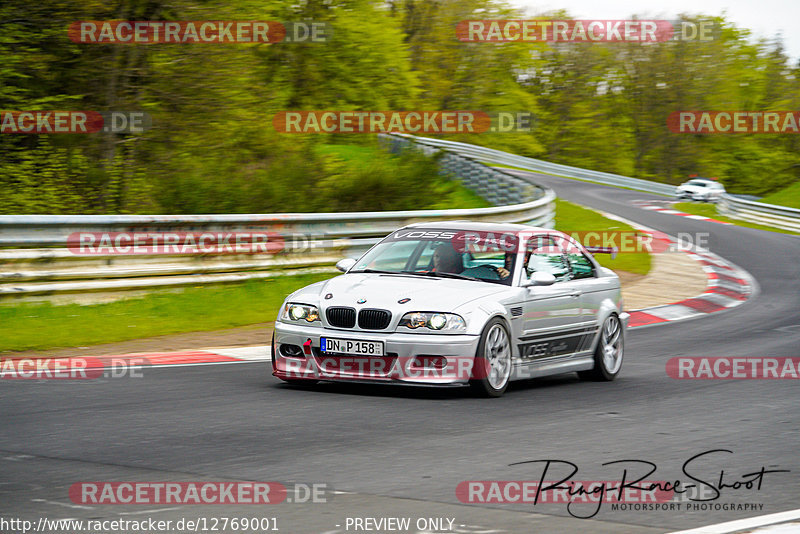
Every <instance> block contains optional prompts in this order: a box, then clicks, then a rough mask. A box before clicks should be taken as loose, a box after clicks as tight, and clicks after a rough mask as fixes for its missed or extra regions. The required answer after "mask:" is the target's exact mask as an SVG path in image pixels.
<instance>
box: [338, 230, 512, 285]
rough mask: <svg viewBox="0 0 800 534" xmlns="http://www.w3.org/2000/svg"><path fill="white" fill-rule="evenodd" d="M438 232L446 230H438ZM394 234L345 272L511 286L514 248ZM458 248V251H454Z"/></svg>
mask: <svg viewBox="0 0 800 534" xmlns="http://www.w3.org/2000/svg"><path fill="white" fill-rule="evenodd" d="M441 234H442V235H446V233H444V232H442V233H441ZM397 235H398V234H394V235H392V236H390V237H389V238H387V239H386V240H384V241H382V242H380V243H379V244H377V245H375V246H374V247H373V248H372V249H370V250H369V252H367V253H366V254H365V255H364V256H363V257H362V258H361V259H360V260H358V262H357V263H356V265H355V266H354V267H353V268H352V269H351V270H350V271H349V272H351V273H353V272H381V273H388V274H406V275H414V276H428V277H437V276H438V277H443V278H463V279H466V280H473V281H479V282H492V283H497V284H504V285H511V279H512V276H511V274H512V273H513V272H514V263H515V261H516V253H515V251H508V252H506V251H504V250H501V249H498V248H491V249H484V250H481V249H480V248H475V247H471V248H469V247H468V248H466V249H465V248H464V247H459V246H458V245H457V244H456V245H455V246H454V242H453V240H452V239H451V238H438V239H437V238H433V239H420V238H402V237H397ZM457 248H458V249H460V250H457Z"/></svg>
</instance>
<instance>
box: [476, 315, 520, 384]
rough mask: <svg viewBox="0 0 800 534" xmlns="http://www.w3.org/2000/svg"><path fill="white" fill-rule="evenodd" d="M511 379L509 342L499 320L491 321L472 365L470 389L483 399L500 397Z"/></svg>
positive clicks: (502, 323) (506, 331)
mask: <svg viewBox="0 0 800 534" xmlns="http://www.w3.org/2000/svg"><path fill="white" fill-rule="evenodd" d="M510 378H511V341H510V340H509V335H508V329H506V326H505V323H504V322H503V321H502V320H501V319H497V318H495V319H492V320H491V321H489V323H488V324H487V325H486V327H485V328H484V329H483V333H482V334H481V340H480V342H479V343H478V350H477V352H476V353H475V361H474V363H473V364H472V378H471V379H470V381H469V385H470V387H472V389H473V390H474V391H475V392H477V393H478V394H479V395H482V396H485V397H500V396H502V395H503V393H505V391H506V389H507V388H508V382H509V380H510Z"/></svg>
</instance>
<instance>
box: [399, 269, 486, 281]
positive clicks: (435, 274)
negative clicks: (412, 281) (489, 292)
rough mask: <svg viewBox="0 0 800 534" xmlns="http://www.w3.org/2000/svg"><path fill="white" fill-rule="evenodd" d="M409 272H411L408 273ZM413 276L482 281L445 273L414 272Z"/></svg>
mask: <svg viewBox="0 0 800 534" xmlns="http://www.w3.org/2000/svg"><path fill="white" fill-rule="evenodd" d="M404 272H405V271H404ZM408 272H411V271H408ZM413 274H418V275H420V276H438V277H440V278H457V279H460V280H473V281H475V282H480V281H481V279H480V278H474V277H472V276H465V275H463V274H456V273H444V272H441V273H437V272H436V271H427V272H423V273H419V272H414V273H413Z"/></svg>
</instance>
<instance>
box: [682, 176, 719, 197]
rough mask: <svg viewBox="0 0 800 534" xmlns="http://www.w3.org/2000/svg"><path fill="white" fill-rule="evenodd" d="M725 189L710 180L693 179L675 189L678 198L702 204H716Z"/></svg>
mask: <svg viewBox="0 0 800 534" xmlns="http://www.w3.org/2000/svg"><path fill="white" fill-rule="evenodd" d="M724 192H725V187H724V186H723V185H722V184H721V183H719V182H716V181H714V180H710V179H708V178H692V179H691V180H689V181H688V182H684V183H682V184H681V185H679V186H678V187H676V188H675V196H676V197H677V198H690V199H692V200H698V201H700V202H716V201H717V200H719V197H720V196H721V195H722V193H724Z"/></svg>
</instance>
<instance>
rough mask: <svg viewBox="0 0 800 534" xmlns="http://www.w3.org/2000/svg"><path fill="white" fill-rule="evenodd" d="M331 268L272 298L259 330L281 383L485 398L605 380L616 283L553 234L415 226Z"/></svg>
mask: <svg viewBox="0 0 800 534" xmlns="http://www.w3.org/2000/svg"><path fill="white" fill-rule="evenodd" d="M337 268H338V269H339V270H340V271H342V272H343V273H344V274H342V275H340V276H337V277H335V278H332V279H330V280H327V281H323V282H318V283H315V284H311V285H309V286H306V287H304V288H302V289H300V290H298V291H295V292H294V293H292V294H291V295H289V296H288V297H287V298H286V300H285V302H284V303H283V305H282V306H281V309H280V311H279V314H278V320H277V321H276V322H275V330H274V333H273V337H272V369H273V374H274V375H275V376H276V377H278V378H280V379H281V380H284V381H286V382H289V383H291V384H311V383H315V382H316V381H319V380H336V381H342V380H344V381H369V382H382V383H406V384H417V385H423V384H424V385H437V386H445V385H466V384H469V385H470V386H472V387H473V388H474V389H475V390H476V391H477V392H478V393H479V394H481V395H485V396H490V397H499V396H501V395H502V394H503V393H504V392H505V391H506V389H507V388H508V385H509V382H511V381H512V380H521V379H528V378H535V377H542V376H548V375H555V374H561V373H569V372H577V373H578V375H579V376H580V377H581V378H583V379H588V380H613V379H614V378H616V377H617V376H618V375H619V372H620V369H621V368H622V356H623V346H624V341H625V330H626V328H627V323H628V317H629V316H628V314H627V313H625V312H624V311H623V304H622V296H621V291H620V282H619V278H618V277H617V275H616V274H614V272H613V271H611V270H610V269H607V268H605V267H601V266H600V265H599V264H598V263H597V261H596V260H595V259H594V257H593V256H592V254H591V253H590V252H589V251H588V250H587V249H586V248H585V247H583V246H582V245H581V244H580V243H578V242H577V241H576V240H574V239H573V238H572V237H570V236H568V235H567V234H564V233H562V232H558V231H555V230H548V229H546V228H536V227H531V226H525V225H519V224H498V223H474V222H453V221H447V222H436V223H425V224H415V225H411V226H406V227H404V228H401V229H399V230H397V231H395V232H393V233H392V234H391V235H389V236H388V237H386V238H385V239H383V240H382V241H381V242H379V243H378V244H376V245H375V246H373V247H372V248H371V249H370V250H369V251H367V252H366V253H365V254H364V255H363V256H362V257H361V258H359V259H357V260H355V259H343V260H341V261H340V262H339V263H338V264H337Z"/></svg>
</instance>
